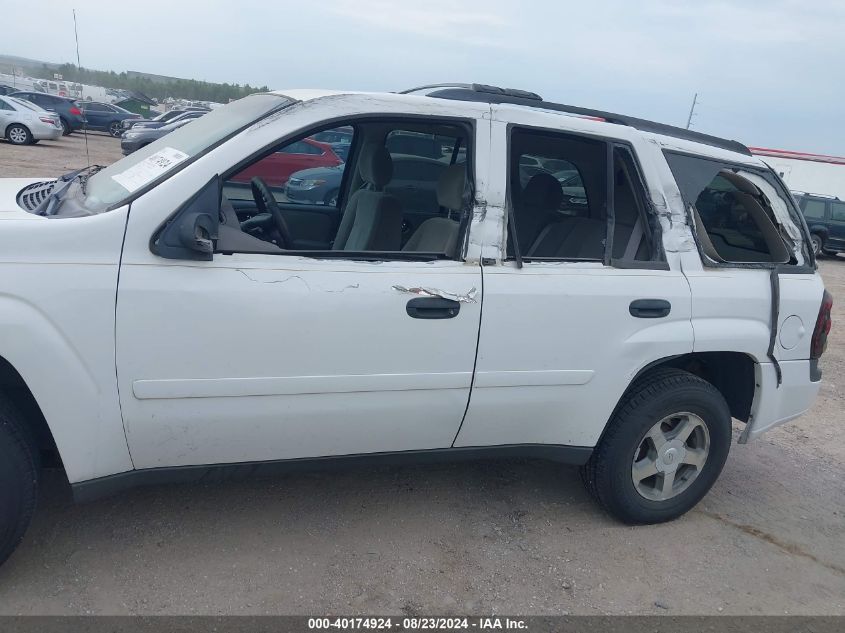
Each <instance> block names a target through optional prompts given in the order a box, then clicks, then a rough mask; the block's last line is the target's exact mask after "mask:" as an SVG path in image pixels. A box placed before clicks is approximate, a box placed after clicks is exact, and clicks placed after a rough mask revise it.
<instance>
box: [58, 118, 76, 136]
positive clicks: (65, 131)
mask: <svg viewBox="0 0 845 633" xmlns="http://www.w3.org/2000/svg"><path fill="white" fill-rule="evenodd" d="M60 120H61V123H62V136H70V135H71V134H73V129H72V128H71V127H70V123H68V122H67V119H65V118H64V117H62V118H61V119H60Z"/></svg>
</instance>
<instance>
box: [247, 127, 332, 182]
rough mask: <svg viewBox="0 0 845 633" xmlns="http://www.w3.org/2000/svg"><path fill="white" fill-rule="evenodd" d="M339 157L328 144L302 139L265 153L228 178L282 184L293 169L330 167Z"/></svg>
mask: <svg viewBox="0 0 845 633" xmlns="http://www.w3.org/2000/svg"><path fill="white" fill-rule="evenodd" d="M342 162H343V160H342V159H341V158H340V156H338V155H337V154H336V153H335V152H334V150H333V149H332V146H331V145H329V144H328V143H320V142H319V141H315V140H314V139H312V138H304V139H302V140H300V141H297V142H296V143H290V144H289V145H286V146H285V147H283V148H282V149H280V150H279V151H277V152H273V153H272V154H269V155H268V156H265V157H264V158H262V159H261V160H259V161H258V162H256V163H253V164H252V165H251V166H249V167H247V168H246V169H244V170H243V171H241V172H240V173H238V174H237V175H235V176H233V177H232V181H234V182H238V183H244V184H248V183H249V182H250V181H251V180H252V179H253V178H254V177H256V176H258V177H259V178H261V179H262V180H263V181H264V182H265V183H267V185H268V186H270V187H284V186H285V184H286V183H287V181H288V178H289V177H290V175H291V174H292V173H293V172H295V171H300V170H302V169H308V168H310V167H333V166H335V165H340V164H341V163H342Z"/></svg>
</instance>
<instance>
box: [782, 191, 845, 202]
mask: <svg viewBox="0 0 845 633" xmlns="http://www.w3.org/2000/svg"><path fill="white" fill-rule="evenodd" d="M789 193H791V194H792V195H793V196H813V197H814V198H825V199H826V200H839V196H832V195H830V194H828V193H813V192H812V191H796V190H794V189H790V190H789Z"/></svg>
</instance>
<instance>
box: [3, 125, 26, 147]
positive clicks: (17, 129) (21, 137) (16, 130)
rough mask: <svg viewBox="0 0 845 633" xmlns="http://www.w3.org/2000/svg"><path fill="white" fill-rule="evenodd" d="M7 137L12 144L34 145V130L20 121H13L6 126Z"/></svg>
mask: <svg viewBox="0 0 845 633" xmlns="http://www.w3.org/2000/svg"><path fill="white" fill-rule="evenodd" d="M6 138H7V139H9V142H10V143H11V144H12V145H32V141H33V138H32V132H30V131H29V128H28V127H26V126H25V125H21V124H20V123H12V125H10V126H9V127H7V128H6Z"/></svg>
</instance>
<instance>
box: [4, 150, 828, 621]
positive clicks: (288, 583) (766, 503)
mask: <svg viewBox="0 0 845 633" xmlns="http://www.w3.org/2000/svg"><path fill="white" fill-rule="evenodd" d="M54 150H60V151H54ZM89 150H90V151H91V161H92V162H94V163H97V162H99V163H101V164H107V163H108V162H110V161H111V160H114V159H115V158H117V157H118V156H119V149H118V142H117V140H116V139H110V138H108V137H105V136H101V135H96V136H95V135H91V136H90V137H89ZM80 152H83V153H82V154H80ZM84 164H85V159H84V143H83V139H82V137H78V136H73V137H71V138H64V139H62V140H60V141H57V142H55V143H46V142H42V143H39V144H38V145H37V146H34V147H27V148H18V147H12V146H10V145H8V144H0V174H1V175H3V176H29V175H33V176H42V175H49V174H54V173H60V172H62V171H68V170H70V169H73V168H75V167H79V166H84ZM821 272H822V275H823V276H824V278H825V282H826V284H827V287H828V288H829V289H830V290H831V291H832V292H833V294H834V296H835V297H842V296H845V261H842V260H833V259H826V260H824V261H823V262H822V264H821ZM842 323H845V309H843V305H842V303H841V302H840V303H838V304H837V305H836V306H835V311H834V329H833V333H832V336H831V340H830V347H829V349H828V352H827V354H826V355H825V356H824V358H823V361H822V368H823V371H824V375H825V382H824V385H823V387H822V392H821V397H820V398H819V399H818V401H817V402H816V404H815V406H814V407H813V409H812V410H811V411H810V412H809V413H808V414H807V415H805V416H804V417H803V418H801V419H799V420H797V421H796V422H793V423H792V424H789V425H786V426H784V427H781V428H779V429H776V430H774V431H772V432H770V433H768V434H766V435H764V436H763V437H762V438H760V439H759V440H757V441H755V442H753V443H752V444H750V445H746V446H739V445H734V447H733V450H732V453H731V456H730V457H729V459H728V463H727V465H726V467H725V471H724V473H723V474H722V477H721V479H720V480H719V481H718V482H717V483H716V485H715V487H714V488H713V490H712V491H711V492H710V494H709V495H708V496H707V497H706V498H705V500H704V501H703V502H702V503H701V504H700V505H699V506H698V507H697V508H696V509H695V510H693V511H692V512H690V513H689V514H688V515H686V516H685V517H683V518H681V519H679V520H677V521H675V522H672V523H669V524H666V525H660V526H653V527H635V528H632V527H627V526H623V525H620V524H618V523H615V522H614V521H612V520H610V519H609V518H608V517H606V516H605V515H603V514H602V513H601V512H600V511H599V510H598V509H597V507H596V506H595V505H594V504H593V503H592V502H591V501H590V500H589V499H588V498H587V496H586V494H585V493H584V492H583V490H582V488H581V485H580V482H579V480H578V477H577V472H576V470H575V469H572V468H566V467H561V466H557V465H554V464H548V463H543V462H533V461H503V462H483V463H474V464H461V465H445V466H444V465H438V466H427V467H405V468H379V469H357V470H349V471H345V472H339V473H338V472H332V473H317V474H297V475H289V476H284V477H278V478H274V479H269V480H260V481H257V480H254V481H247V482H232V483H226V484H222V485H180V486H168V487H158V488H150V489H143V490H135V491H131V492H128V493H125V494H122V495H120V496H117V497H113V498H109V499H106V500H102V501H100V502H97V503H92V504H88V505H82V506H77V505H74V504H73V503H72V502H71V499H70V494H69V490H68V486H67V483H66V482H65V481H63V477H62V475H61V473H58V472H51V473H48V476H47V477H46V481H45V482H44V486H43V492H42V496H41V500H40V506H39V510H38V512H37V514H36V517H35V522H34V524H33V527H32V529H31V530H30V532H29V534H28V536H27V537H26V539H25V541H24V543H23V545H22V546H21V547H20V549H19V550H18V551H17V552H16V553H15V554H14V555H13V557H12V558H11V559H10V560H9V562H8V563H7V564H6V565H4V566H3V567H2V568H0V614H82V613H99V614H127V613H131V614H159V613H166V614H212V615H214V614H283V613H300V614H304V613H313V614H323V613H328V612H333V613H393V614H401V613H404V614H419V613H432V612H436V613H444V612H453V613H454V612H473V613H487V612H495V613H521V614H562V613H571V614H628V613H632V614H670V615H678V614H718V613H722V614H783V613H789V614H845V486H843V472H845V443H843V442H842V441H841V437H842V428H843V422H845V408H843V386H845V379H843V378H842V376H843V371H842V370H843V365H845V327H842V325H837V324H842ZM739 431H740V425H737V426H736V428H735V438H736V437H738V435H739Z"/></svg>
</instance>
